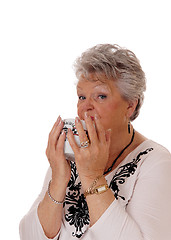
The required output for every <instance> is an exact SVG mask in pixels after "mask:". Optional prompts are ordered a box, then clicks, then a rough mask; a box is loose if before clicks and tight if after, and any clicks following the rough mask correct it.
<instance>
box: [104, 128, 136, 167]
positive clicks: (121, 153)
mask: <svg viewBox="0 0 171 240" xmlns="http://www.w3.org/2000/svg"><path fill="white" fill-rule="evenodd" d="M133 131H134V129H133V128H132V127H131V132H130V134H129V133H128V132H127V131H123V132H119V134H118V135H117V134H113V136H112V138H111V145H110V152H109V161H108V163H107V166H106V168H105V171H108V170H109V168H110V167H111V166H112V164H113V163H114V162H115V163H114V165H113V167H112V169H111V170H113V169H114V168H116V167H117V166H118V165H119V163H120V162H122V161H123V159H124V158H125V157H126V156H127V155H128V153H129V152H130V149H131V147H132V146H131V145H132V142H133V139H134V133H133ZM111 170H110V171H111Z"/></svg>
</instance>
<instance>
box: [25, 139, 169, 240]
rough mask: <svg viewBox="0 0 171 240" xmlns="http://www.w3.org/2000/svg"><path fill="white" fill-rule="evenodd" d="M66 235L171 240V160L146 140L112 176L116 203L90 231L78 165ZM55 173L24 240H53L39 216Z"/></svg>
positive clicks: (64, 238)
mask: <svg viewBox="0 0 171 240" xmlns="http://www.w3.org/2000/svg"><path fill="white" fill-rule="evenodd" d="M71 165H72V166H71V167H72V168H71V169H72V176H71V180H70V182H69V185H68V188H67V192H66V199H65V204H64V209H63V210H64V211H63V220H62V226H61V229H60V232H59V233H58V235H57V236H56V237H55V238H53V239H55V240H57V239H59V240H73V239H74V240H75V239H83V240H104V239H113V240H171V154H170V153H169V151H168V150H167V149H165V148H164V147H162V146H161V145H159V144H157V143H155V142H153V141H151V140H146V141H145V142H143V143H142V144H140V145H139V146H138V147H137V148H136V149H134V150H133V151H132V152H131V153H130V154H129V155H128V156H127V157H126V158H125V159H124V161H122V162H121V163H120V165H119V166H118V167H117V168H116V169H114V170H113V171H112V172H111V173H110V174H108V175H107V176H106V180H107V183H108V185H109V187H110V188H111V190H112V191H113V193H114V195H115V200H114V201H113V202H112V203H111V205H110V206H109V207H108V209H107V210H106V211H105V212H104V214H103V215H102V216H101V217H100V219H99V220H98V221H97V222H96V223H95V224H94V225H93V226H92V227H89V215H88V206H87V203H86V199H85V198H84V195H83V192H82V189H81V184H80V179H79V176H78V173H77V171H76V167H75V164H74V163H72V164H71ZM50 179H51V169H50V168H49V170H48V172H47V175H46V177H45V181H44V185H43V188H42V191H41V193H40V195H39V196H38V198H37V199H36V201H35V203H34V204H33V206H32V207H31V209H30V211H29V212H28V214H27V215H25V216H24V218H23V219H22V220H21V222H20V237H21V240H47V239H48V238H47V237H46V236H45V234H44V232H43V229H42V226H41V224H40V222H39V218H38V215H37V207H38V205H39V203H40V201H41V200H42V199H43V197H44V195H45V193H46V191H47V187H48V183H49V180H50Z"/></svg>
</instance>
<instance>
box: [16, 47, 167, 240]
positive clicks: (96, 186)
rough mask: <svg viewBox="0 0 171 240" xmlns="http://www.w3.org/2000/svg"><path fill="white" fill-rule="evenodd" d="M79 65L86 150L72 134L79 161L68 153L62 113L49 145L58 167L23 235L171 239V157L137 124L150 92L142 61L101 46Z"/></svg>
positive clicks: (67, 239) (68, 239)
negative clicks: (138, 128) (140, 129)
mask: <svg viewBox="0 0 171 240" xmlns="http://www.w3.org/2000/svg"><path fill="white" fill-rule="evenodd" d="M75 70H76V76H77V78H78V84H77V93H78V105H77V108H78V117H77V118H76V119H75V124H76V129H77V131H78V134H79V138H80V141H81V143H82V147H78V145H77V144H76V142H75V139H74V136H73V133H72V131H69V132H68V135H67V138H68V140H69V142H70V145H71V147H72V149H73V151H74V155H75V162H72V161H71V162H70V161H68V160H67V159H66V158H65V155H64V150H63V149H64V142H65V137H66V135H65V132H64V131H62V128H63V121H62V119H61V117H58V119H57V121H56V123H55V124H54V126H53V128H52V130H51V132H50V134H49V141H48V146H47V150H46V154H47V158H48V160H49V163H50V168H49V170H48V172H47V175H46V178H45V181H44V185H43V189H42V192H41V193H40V195H39V197H38V198H37V200H36V201H35V203H34V204H33V206H32V208H31V210H30V211H29V212H28V214H27V215H26V216H25V217H24V218H23V219H22V221H21V223H20V236H21V239H22V240H40V239H41V240H42V239H44V240H45V239H60V240H72V239H85V240H94V239H97V240H104V239H113V240H163V239H164V240H170V239H171V187H170V184H171V154H170V153H169V151H168V150H167V149H165V148H164V147H162V146H161V145H159V144H157V143H155V142H154V141H152V140H149V139H147V138H146V137H144V136H143V135H141V134H140V133H139V132H137V131H135V130H134V128H133V126H132V124H131V122H132V121H133V120H134V119H135V118H136V117H137V116H138V114H139V111H140V108H141V105H142V103H143V98H144V94H143V92H144V91H145V89H146V82H145V75H144V72H143V71H142V68H141V66H140V63H139V61H138V59H137V58H136V56H135V55H134V53H133V52H131V51H129V50H127V49H123V48H121V47H119V46H118V45H111V44H101V45H97V46H95V47H93V48H91V49H88V50H87V51H85V52H84V53H83V54H82V55H81V57H80V58H78V59H77V61H76V63H75ZM80 120H85V122H86V126H87V130H88V137H87V135H86V133H85V131H84V130H83V127H82V124H81V121H80ZM61 131H62V134H60V133H61Z"/></svg>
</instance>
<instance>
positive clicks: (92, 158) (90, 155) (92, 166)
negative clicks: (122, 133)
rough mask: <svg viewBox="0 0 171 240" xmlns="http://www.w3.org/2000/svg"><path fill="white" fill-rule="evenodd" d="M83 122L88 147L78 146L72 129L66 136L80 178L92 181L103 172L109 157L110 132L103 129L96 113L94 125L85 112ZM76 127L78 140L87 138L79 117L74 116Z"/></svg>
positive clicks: (81, 140)
mask: <svg viewBox="0 0 171 240" xmlns="http://www.w3.org/2000/svg"><path fill="white" fill-rule="evenodd" d="M85 122H86V126H87V130H88V135H89V140H90V144H89V146H88V147H86V148H81V147H78V145H77V144H76V141H75V139H74V136H73V134H72V131H69V132H68V135H67V137H68V140H69V143H70V145H71V147H72V149H73V151H74V154H75V162H76V165H77V170H78V172H79V176H80V178H81V180H82V179H84V180H85V179H90V181H92V180H94V179H95V178H96V177H97V176H99V175H103V173H104V170H105V167H106V164H107V161H108V158H109V147H110V135H111V133H110V131H105V130H104V128H103V126H102V124H101V122H100V119H99V117H98V116H97V115H96V116H95V122H94V123H95V125H94V123H93V121H92V119H91V117H89V116H87V114H85ZM76 128H77V131H78V134H79V138H80V142H86V141H87V140H88V139H87V136H86V133H85V131H84V129H83V127H82V124H81V121H80V120H79V118H76ZM85 181H86V180H85Z"/></svg>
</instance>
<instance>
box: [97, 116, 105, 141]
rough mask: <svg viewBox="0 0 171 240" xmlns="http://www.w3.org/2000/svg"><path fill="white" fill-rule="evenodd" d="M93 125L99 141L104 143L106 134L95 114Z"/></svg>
mask: <svg viewBox="0 0 171 240" xmlns="http://www.w3.org/2000/svg"><path fill="white" fill-rule="evenodd" d="M95 124H96V131H97V135H98V139H99V141H100V142H102V143H106V132H105V130H104V127H103V125H102V124H101V121H100V118H99V116H98V115H97V114H95Z"/></svg>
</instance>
